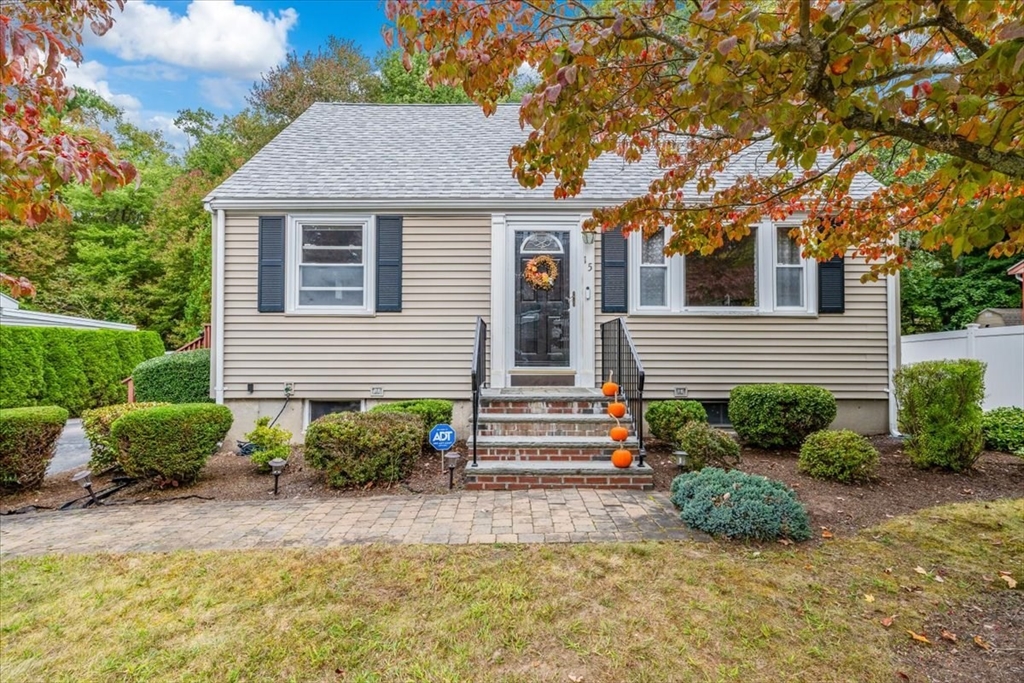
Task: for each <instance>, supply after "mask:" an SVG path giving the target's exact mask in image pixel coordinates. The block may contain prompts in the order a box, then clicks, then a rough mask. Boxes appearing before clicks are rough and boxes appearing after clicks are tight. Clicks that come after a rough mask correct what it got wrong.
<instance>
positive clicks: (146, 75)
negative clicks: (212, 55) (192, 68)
mask: <svg viewBox="0 0 1024 683" xmlns="http://www.w3.org/2000/svg"><path fill="white" fill-rule="evenodd" d="M110 73H112V74H117V75H118V76H121V77H122V78H130V79H132V80H135V81H183V80H185V78H186V76H185V72H183V71H182V70H181V69H175V68H174V67H173V66H167V65H166V64H160V63H159V62H147V63H146V64H127V65H125V66H115V67H111V69H110Z"/></svg>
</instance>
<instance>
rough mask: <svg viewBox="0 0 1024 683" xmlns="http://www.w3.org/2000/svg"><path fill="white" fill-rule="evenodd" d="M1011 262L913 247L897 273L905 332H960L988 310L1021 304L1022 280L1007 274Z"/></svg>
mask: <svg viewBox="0 0 1024 683" xmlns="http://www.w3.org/2000/svg"><path fill="white" fill-rule="evenodd" d="M1015 261H1016V259H1015V258H1014V257H1010V258H1001V259H994V258H989V257H988V256H985V255H983V254H965V255H963V256H961V257H960V258H957V259H954V258H953V256H952V252H951V251H950V249H949V248H944V249H940V250H939V251H937V252H928V251H924V250H920V249H919V250H916V251H915V252H913V256H912V262H911V267H910V268H909V269H907V270H906V271H905V272H904V273H903V274H902V275H901V276H900V302H901V310H900V316H901V328H902V332H903V334H921V333H924V332H939V331H942V330H961V329H963V328H964V326H965V325H967V324H968V323H973V322H974V319H975V318H977V317H978V313H980V312H981V311H983V310H984V309H986V308H1020V306H1021V292H1020V283H1018V282H1017V281H1016V280H1014V279H1013V278H1012V277H1009V276H1008V275H1007V274H1006V270H1007V268H1009V267H1010V266H1012V265H1013V264H1014V263H1015Z"/></svg>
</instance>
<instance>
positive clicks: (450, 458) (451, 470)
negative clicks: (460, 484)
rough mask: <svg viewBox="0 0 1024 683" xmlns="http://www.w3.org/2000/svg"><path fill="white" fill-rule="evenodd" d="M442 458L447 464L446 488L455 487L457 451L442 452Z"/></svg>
mask: <svg viewBox="0 0 1024 683" xmlns="http://www.w3.org/2000/svg"><path fill="white" fill-rule="evenodd" d="M444 460H445V462H446V463H447V464H448V490H449V491H451V490H452V489H453V488H455V465H456V464H457V463H458V462H459V454H458V452H457V451H448V452H447V453H445V454H444Z"/></svg>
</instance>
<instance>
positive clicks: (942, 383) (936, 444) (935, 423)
mask: <svg viewBox="0 0 1024 683" xmlns="http://www.w3.org/2000/svg"><path fill="white" fill-rule="evenodd" d="M893 385H894V386H895V387H896V402H897V405H898V406H899V412H898V414H897V424H898V425H899V429H900V431H901V432H903V433H904V434H906V435H907V439H906V441H905V442H904V444H903V447H904V450H905V451H906V453H907V455H909V456H910V461H911V462H912V463H913V464H914V465H915V466H917V467H921V468H928V467H941V468H943V469H947V470H952V471H954V472H963V471H965V470H968V469H970V468H971V466H972V465H974V463H975V461H976V460H977V459H978V456H980V455H981V450H982V448H983V447H984V445H985V435H984V433H983V431H982V426H981V420H982V415H983V412H982V409H981V401H982V399H983V398H984V397H985V364H984V363H982V362H981V361H977V360H967V359H961V360H933V361H924V362H922V363H914V364H912V365H905V366H903V367H902V368H900V369H899V370H897V371H896V373H895V374H894V375H893Z"/></svg>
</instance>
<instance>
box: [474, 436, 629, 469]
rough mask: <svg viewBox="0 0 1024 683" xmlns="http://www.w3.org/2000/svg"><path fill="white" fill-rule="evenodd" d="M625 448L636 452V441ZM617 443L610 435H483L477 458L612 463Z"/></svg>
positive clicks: (626, 443)
mask: <svg viewBox="0 0 1024 683" xmlns="http://www.w3.org/2000/svg"><path fill="white" fill-rule="evenodd" d="M625 445H626V448H628V449H629V450H631V451H633V453H634V455H635V454H636V450H637V441H636V439H634V438H630V439H628V440H627V441H626V442H625ZM616 446H617V445H616V444H615V443H614V442H612V440H611V439H609V438H608V436H607V431H606V432H605V435H604V436H481V437H480V441H479V443H478V444H477V458H478V459H479V460H481V461H485V460H503V461H508V460H517V461H527V460H528V461H533V462H536V461H541V462H548V461H573V462H576V461H591V460H593V461H609V460H611V457H612V451H613V450H615V448H616ZM469 447H470V448H472V447H473V440H472V439H470V440H469Z"/></svg>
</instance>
